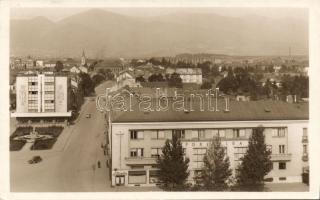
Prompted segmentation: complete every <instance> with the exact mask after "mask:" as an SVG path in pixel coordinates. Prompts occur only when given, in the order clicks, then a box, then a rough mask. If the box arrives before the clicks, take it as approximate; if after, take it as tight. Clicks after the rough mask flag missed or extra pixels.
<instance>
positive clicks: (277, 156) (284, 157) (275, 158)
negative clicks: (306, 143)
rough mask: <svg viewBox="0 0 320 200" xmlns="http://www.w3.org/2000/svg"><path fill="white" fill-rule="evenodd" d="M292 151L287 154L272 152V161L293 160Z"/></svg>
mask: <svg viewBox="0 0 320 200" xmlns="http://www.w3.org/2000/svg"><path fill="white" fill-rule="evenodd" d="M291 156H292V155H291V153H287V154H272V155H271V161H290V160H291Z"/></svg>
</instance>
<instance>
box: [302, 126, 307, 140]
mask: <svg viewBox="0 0 320 200" xmlns="http://www.w3.org/2000/svg"><path fill="white" fill-rule="evenodd" d="M302 142H304V143H305V142H308V129H307V128H303V135H302Z"/></svg>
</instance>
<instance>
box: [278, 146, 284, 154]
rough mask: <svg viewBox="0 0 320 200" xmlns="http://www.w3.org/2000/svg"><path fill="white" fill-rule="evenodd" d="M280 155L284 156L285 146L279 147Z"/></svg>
mask: <svg viewBox="0 0 320 200" xmlns="http://www.w3.org/2000/svg"><path fill="white" fill-rule="evenodd" d="M279 153H280V154H284V153H285V149H284V145H279Z"/></svg>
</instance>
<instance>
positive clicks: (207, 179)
mask: <svg viewBox="0 0 320 200" xmlns="http://www.w3.org/2000/svg"><path fill="white" fill-rule="evenodd" d="M203 162H204V166H203V168H202V173H201V176H200V184H201V185H203V186H204V187H205V189H206V190H214V191H219V190H225V189H226V188H227V187H228V186H227V180H228V179H229V177H230V176H231V175H232V170H231V169H230V161H229V158H228V157H227V155H226V152H225V149H224V148H223V147H222V146H221V141H220V138H216V139H214V140H213V141H212V143H211V145H210V147H209V149H208V151H207V153H206V155H205V156H204V158H203Z"/></svg>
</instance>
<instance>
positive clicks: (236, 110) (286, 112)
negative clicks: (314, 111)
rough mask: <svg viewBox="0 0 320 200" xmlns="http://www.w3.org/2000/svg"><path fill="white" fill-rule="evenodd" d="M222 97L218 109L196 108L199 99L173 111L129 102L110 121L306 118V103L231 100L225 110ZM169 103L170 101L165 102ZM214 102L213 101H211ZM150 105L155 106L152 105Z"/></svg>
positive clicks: (307, 117)
mask: <svg viewBox="0 0 320 200" xmlns="http://www.w3.org/2000/svg"><path fill="white" fill-rule="evenodd" d="M224 102H225V101H224V100H219V101H218V109H219V111H209V110H208V107H207V105H204V111H200V109H199V107H200V106H199V103H194V104H193V105H194V106H193V107H194V110H195V111H189V112H184V111H175V110H173V109H172V106H169V109H168V111H150V112H144V111H140V110H139V104H138V103H137V104H135V105H134V106H132V110H133V111H126V112H123V111H122V112H119V111H118V112H116V111H114V112H113V120H112V121H113V123H127V122H132V123H137V122H190V121H264V120H308V119H309V104H308V103H307V102H305V103H287V102H283V101H272V100H260V101H231V100H230V106H229V111H228V112H226V111H224V110H225V103H224ZM169 105H170V102H169ZM212 105H213V106H214V101H213V104H212ZM152 108H155V105H153V107H152Z"/></svg>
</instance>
